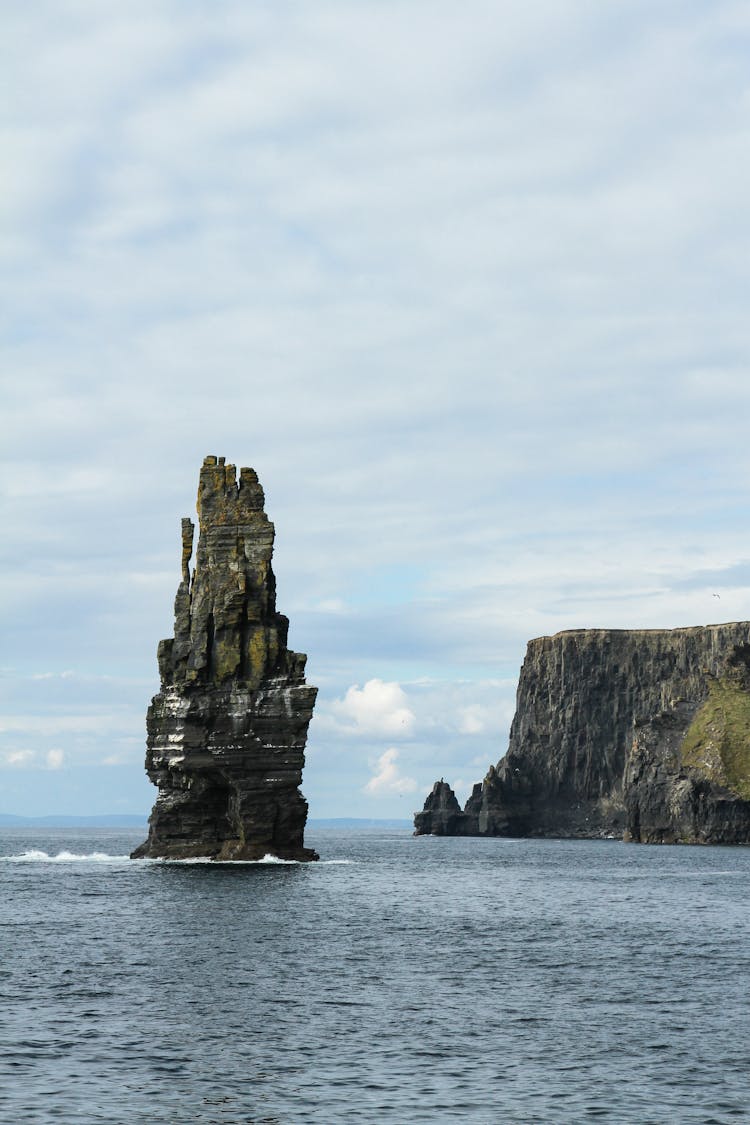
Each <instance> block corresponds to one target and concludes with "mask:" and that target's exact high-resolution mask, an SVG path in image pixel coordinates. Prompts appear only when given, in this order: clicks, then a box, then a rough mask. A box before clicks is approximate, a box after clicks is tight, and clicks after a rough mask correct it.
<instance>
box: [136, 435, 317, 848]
mask: <svg viewBox="0 0 750 1125" xmlns="http://www.w3.org/2000/svg"><path fill="white" fill-rule="evenodd" d="M197 510H198V518H199V525H200V530H199V536H198V545H197V551H196V565H195V571H194V573H193V574H192V576H191V574H190V560H191V557H192V546H193V538H194V533H195V528H194V525H193V523H192V521H191V520H189V519H183V521H182V578H181V581H180V584H179V587H178V590H177V595H176V598H175V628H174V637H172V638H169V639H167V640H164V641H161V642H160V644H159V647H158V662H159V673H160V678H161V690H160V692H159V693H158V694H157V695H156V696H154V698H153V700H152V702H151V706H150V707H149V709H148V715H147V720H146V725H147V735H148V737H147V752H146V769H147V772H148V775H149V777H150V779H151V780H152V781H153V782H154V784H155V785H157V786H158V788H159V795H158V797H157V800H156V803H155V805H154V809H153V812H152V814H151V818H150V821H149V835H148V839H147V840H146V841H145V842H144V843H143V844H142V845H141V846H140V847H139V848H137V849H136V851H135V852H134V853H133V855H134V857H135V858H141V857H163V858H190V857H196V856H207V857H209V858H212V859H217V860H229V859H234V860H239V859H243V860H247V859H251V860H252V859H261V858H263V856H264V855H267V854H271V855H273V856H276V857H279V858H283V859H299V860H310V859H316V858H317V856H316V853H315V852H314V851H312V850H311V849H309V848H305V846H304V829H305V823H306V820H307V802H306V801H305V799H304V797H303V796H302V794H301V793H300V791H299V788H298V786H299V785H300V783H301V779H302V767H303V765H304V749H305V742H306V739H307V729H308V726H309V723H310V719H311V718H312V712H313V707H314V704H315V697H316V694H317V688H314V687H311V686H310V685H309V684H307V683H306V682H305V674H304V673H305V661H306V657H305V656H304V655H302V654H300V653H295V652H292V651H291V650H290V649H288V648H287V633H288V627H289V622H288V619H287V618H286V617H284V615H283V614H281V613H278V612H277V611H276V582H275V578H274V574H273V569H272V566H271V558H272V554H273V542H274V526H273V524H272V523H271V522H270V520H269V519H268V517H267V516H266V513H265V511H264V495H263V489H262V488H261V486H260V483H259V481H258V477H257V475H256V473H255V471H254V470H253V469H249V468H242V469H240V473H239V480H238V479H237V473H236V469H235V466H234V465H230V464H226V463H225V459H224V458H223V457H219V458H216V457H206V459H205V461H204V463H203V467H202V468H201V472H200V483H199V487H198V503H197Z"/></svg>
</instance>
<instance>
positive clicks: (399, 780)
mask: <svg viewBox="0 0 750 1125" xmlns="http://www.w3.org/2000/svg"><path fill="white" fill-rule="evenodd" d="M398 757H399V752H398V750H396V749H394V748H393V747H391V748H390V749H389V750H386V751H385V753H383V754H381V755H380V757H379V758H378V761H377V765H376V767H375V768H376V773H375V774H374V775H373V777H371V778H370V780H369V781H368V782H367V784H366V785H365V787H364V792H365V793H370V794H372V796H374V797H387V796H393V795H398V796H400V795H401V794H402V793H414V792H415V791H416V790H417V788H418V785H417V782H416V781H415V779H414V778H413V777H405V776H404V775H403V774H402V773H401V772H400V770H399V767H398V765H397V762H398Z"/></svg>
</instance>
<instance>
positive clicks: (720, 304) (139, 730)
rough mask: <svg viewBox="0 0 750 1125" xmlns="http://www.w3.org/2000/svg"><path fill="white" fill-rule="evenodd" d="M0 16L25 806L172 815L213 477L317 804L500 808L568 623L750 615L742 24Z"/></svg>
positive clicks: (582, 15)
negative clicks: (164, 704) (263, 605)
mask: <svg viewBox="0 0 750 1125" xmlns="http://www.w3.org/2000/svg"><path fill="white" fill-rule="evenodd" d="M0 7H1V8H2V19H3V27H4V34H3V37H2V43H1V44H0V64H1V66H2V73H3V75H4V85H5V89H6V95H9V96H6V99H4V108H3V110H2V117H1V118H0V129H2V145H1V151H2V160H3V173H2V176H0V209H1V210H2V222H1V223H0V284H1V285H2V302H1V307H2V314H1V315H2V321H3V331H2V342H1V346H2V356H1V359H0V376H1V378H2V388H1V392H2V393H1V406H2V420H3V422H2V431H1V432H2V448H1V451H0V452H1V455H2V462H3V464H2V474H0V475H1V484H2V501H1V504H2V528H3V535H2V541H1V543H0V549H1V550H2V583H1V587H0V593H1V598H2V641H3V650H2V652H1V653H0V691H1V692H2V700H1V702H0V812H7V813H16V814H21V815H27V816H34V815H45V814H51V813H60V814H63V813H64V814H92V813H93V814H99V813H105V812H106V813H141V812H143V813H145V812H147V811H148V810H149V809H150V807H151V805H152V803H153V800H154V797H155V793H156V791H155V789H154V788H153V787H152V786H151V785H150V783H149V782H148V780H147V778H146V776H145V773H144V769H143V760H144V753H145V711H146V707H147V704H148V702H149V700H150V698H151V696H152V695H153V694H154V693H155V692H156V691H157V690H158V686H159V684H158V674H157V667H156V645H157V642H158V641H159V639H160V638H162V637H166V636H169V635H171V632H172V622H173V616H172V611H173V600H174V594H175V591H176V588H177V584H178V582H179V578H180V519H181V517H183V516H187V515H194V510H195V493H196V486H197V480H198V471H199V468H200V465H201V462H202V460H203V458H204V457H205V456H206V455H207V454H215V455H217V456H225V457H226V458H227V461H230V462H233V463H235V464H237V465H250V466H252V467H254V468H255V469H256V471H257V472H258V474H259V477H260V480H261V482H262V484H263V486H264V489H265V494H266V511H267V513H268V515H269V517H270V518H271V519H272V520H273V521H274V523H275V526H276V549H275V555H274V570H275V572H276V577H277V592H278V608H279V610H280V611H282V612H283V613H285V614H287V616H289V618H290V620H291V626H290V635H289V640H290V645H291V647H292V648H294V649H295V650H297V651H301V652H306V653H307V654H308V665H307V669H308V680H309V682H311V683H313V684H315V685H317V686H318V688H319V695H318V702H317V705H316V711H315V716H314V718H313V722H312V724H311V727H310V733H309V739H308V749H307V764H306V767H305V773H304V778H303V785H302V789H303V792H304V793H305V796H306V797H307V799H308V801H309V804H310V815H311V816H312V817H334V816H362V817H411V815H412V813H413V812H414V810H415V809H418V808H421V806H422V803H423V800H424V797H425V795H426V793H427V792H428V791H429V789H430V788H431V786H432V783H433V782H434V781H435V780H436V779H438V778H440V777H444V778H445V780H447V781H449V782H450V783H451V784H453V785H454V786H455V787H456V789H457V792H458V794H459V797H460V798H462V799H464V798H465V797H466V796H467V795H468V792H469V791H470V788H471V784H472V783H473V782H476V781H479V780H481V778H482V777H483V776H484V774H485V773H486V770H487V767H488V766H489V764H490V763H491V762H496V761H497V760H498V759H499V758H500V757H501V756H502V755H503V754H504V752H505V750H506V748H507V738H508V729H509V725H510V721H511V719H512V716H513V710H514V699H515V688H516V683H517V679H518V673H519V669H520V666H521V663H522V661H523V657H524V652H525V648H526V643H527V641H528V640H529V639H531V638H532V637H536V636H540V635H543V634H552V633H555V632H557V631H558V630H561V629H568V628H584V627H613V628H614V627H617V628H636V627H637V628H647V627H648V628H662V627H675V626H684V625H698V624H705V623H708V622H714V621H732V620H742V619H747V618H750V529H749V527H748V514H749V505H748V482H749V478H750V474H749V472H748V470H749V469H750V441H748V419H749V417H750V378H748V362H747V361H748V343H749V337H750V319H749V318H748V315H747V309H748V296H749V293H748V288H749V287H748V261H750V219H749V217H748V207H747V200H748V195H749V189H750V182H749V181H750V66H749V65H748V62H749V60H750V10H749V9H748V6H747V4H745V3H740V2H737V3H735V2H725V0H710V2H709V0H702V2H692V0H674V2H672V0H648V2H641V0H622V2H620V0H538V2H537V3H534V4H529V3H528V2H527V0H523V2H522V0H504V2H502V3H499V2H498V0H493V2H491V3H489V2H484V0H467V2H466V3H463V4H460V5H459V4H456V3H447V2H444V0H429V2H427V0H424V2H423V0H358V2H357V3H351V2H350V0H349V2H343V0H316V2H315V3H309V2H307V3H306V2H304V0H297V2H292V0H272V2H267V3H264V2H263V0H257V2H255V3H253V4H248V3H245V2H240V0H220V2H214V0H212V2H209V0H129V2H128V3H127V4H117V5H115V4H101V3H98V2H96V0H54V2H51V0H39V2H37V3H35V4H33V5H18V4H15V3H11V2H10V0H0Z"/></svg>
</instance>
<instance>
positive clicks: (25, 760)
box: [3, 750, 36, 766]
mask: <svg viewBox="0 0 750 1125" xmlns="http://www.w3.org/2000/svg"><path fill="white" fill-rule="evenodd" d="M35 757H36V754H35V753H34V751H33V750H7V751H6V752H5V753H4V755H3V761H4V762H5V765H6V766H27V765H30V764H31V763H32V762H33V761H34V759H35Z"/></svg>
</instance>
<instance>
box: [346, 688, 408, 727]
mask: <svg viewBox="0 0 750 1125" xmlns="http://www.w3.org/2000/svg"><path fill="white" fill-rule="evenodd" d="M407 702H408V701H407V697H406V693H405V692H404V691H403V689H402V688H401V686H400V685H399V684H398V683H385V682H384V681H383V680H378V679H373V680H368V681H367V683H366V684H365V686H364V687H363V688H360V687H359V685H358V684H354V685H353V686H352V687H350V688H349V689H348V690H347V692H346V695H345V696H344V698H343V699H336V700H334V701H333V703H332V704H331V707H330V712H331V714H332V715H333V717H334V718H335V720H336V721H338V722H339V723H341V724H343V726H344V727H345V729H346V730H347V731H354V732H357V733H360V734H388V735H401V736H406V735H408V734H410V733H411V731H412V728H413V726H414V712H413V711H411V710H410V709H409V707H408V706H407Z"/></svg>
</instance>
